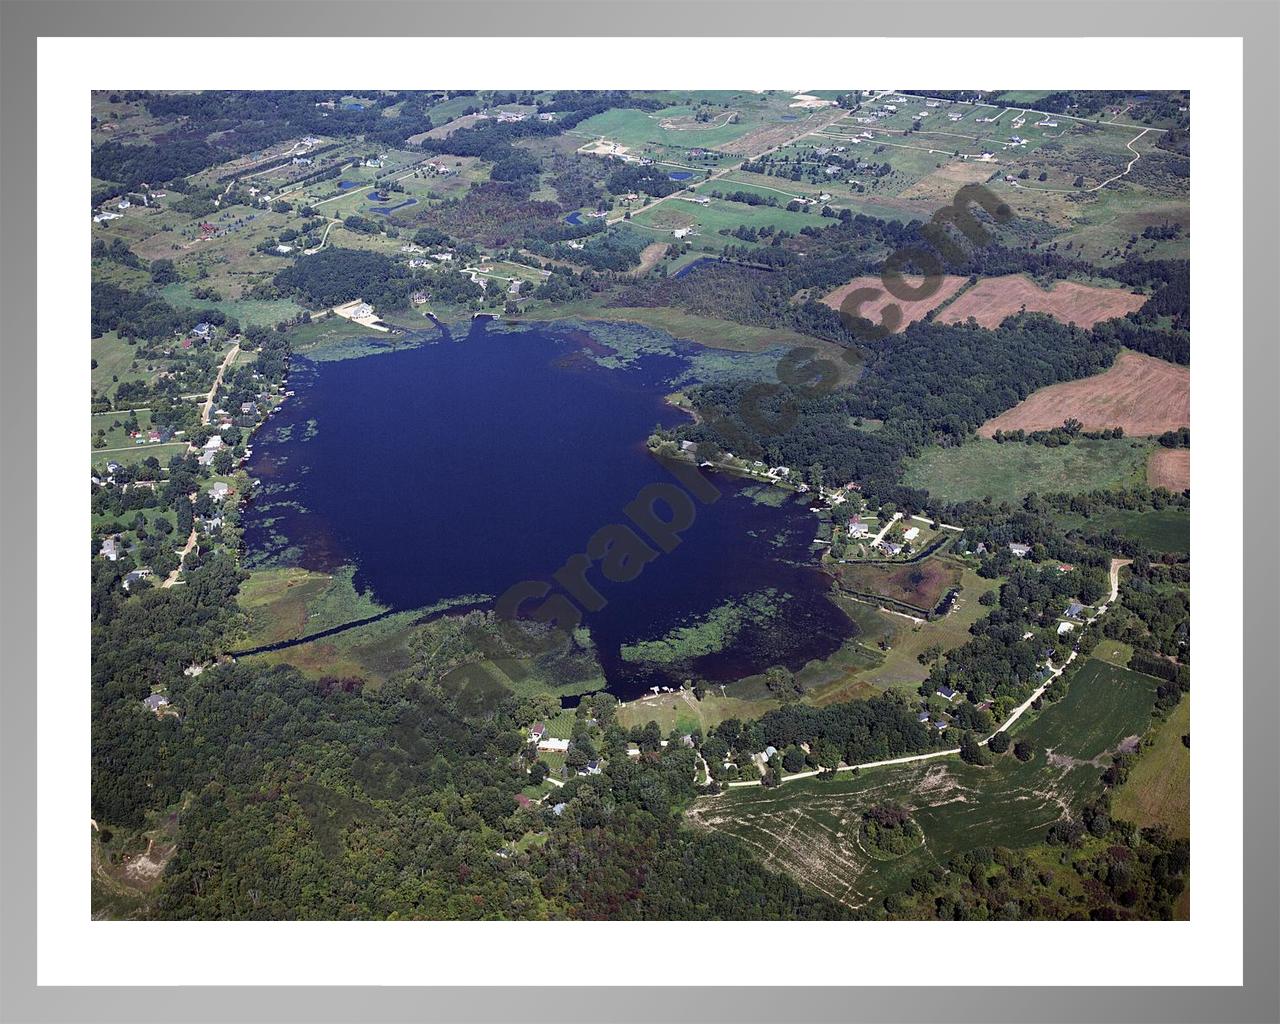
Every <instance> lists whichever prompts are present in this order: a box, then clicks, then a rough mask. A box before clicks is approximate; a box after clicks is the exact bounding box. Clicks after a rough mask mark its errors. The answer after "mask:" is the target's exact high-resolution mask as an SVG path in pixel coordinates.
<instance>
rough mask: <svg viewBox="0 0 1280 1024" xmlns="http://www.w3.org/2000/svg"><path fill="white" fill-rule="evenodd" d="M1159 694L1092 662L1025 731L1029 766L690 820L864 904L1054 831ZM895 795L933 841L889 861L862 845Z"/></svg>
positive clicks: (727, 800)
mask: <svg viewBox="0 0 1280 1024" xmlns="http://www.w3.org/2000/svg"><path fill="white" fill-rule="evenodd" d="M1154 691H1155V683H1154V681H1153V680H1150V679H1147V678H1146V677H1145V676H1141V675H1138V674H1137V673H1133V672H1127V671H1125V670H1123V669H1118V668H1115V667H1113V666H1110V665H1106V664H1103V663H1102V662H1098V661H1093V660H1089V661H1086V662H1085V664H1084V666H1083V667H1082V668H1081V669H1080V670H1079V671H1078V672H1076V673H1075V674H1074V678H1073V679H1072V681H1071V684H1070V687H1069V689H1068V691H1067V695H1066V696H1065V697H1064V698H1063V699H1062V700H1061V701H1059V702H1057V703H1056V704H1051V705H1049V706H1048V707H1047V708H1046V709H1045V710H1044V711H1043V712H1041V713H1040V714H1039V715H1038V716H1036V717H1035V718H1034V719H1032V720H1031V721H1030V722H1028V723H1027V725H1026V726H1025V727H1021V728H1019V729H1018V730H1017V735H1018V736H1019V738H1024V737H1025V738H1026V739H1028V740H1029V741H1030V742H1031V743H1032V745H1033V747H1034V748H1035V755H1034V757H1033V758H1032V759H1031V760H1030V761H1029V762H1027V763H1026V764H1023V763H1021V762H1019V761H1018V760H1017V759H1015V758H1014V757H1012V756H1011V755H1007V754H1006V755H1004V756H1003V757H1000V758H997V759H996V760H995V763H994V764H993V765H991V766H990V767H975V766H972V765H968V764H965V763H964V762H962V761H960V760H959V758H944V759H939V760H936V761H926V762H922V763H919V764H911V765H902V766H894V767H886V768H876V769H869V770H867V771H865V772H862V773H860V774H859V775H857V776H852V777H851V775H850V773H844V774H842V775H840V776H838V777H837V779H835V780H819V779H805V780H801V781H799V782H792V783H787V784H785V785H783V786H780V787H777V788H774V789H764V788H756V787H750V786H748V787H741V788H735V789H730V790H727V791H726V792H724V793H722V794H721V795H719V796H715V797H709V798H703V799H700V800H699V801H698V802H697V803H695V804H694V806H693V807H692V808H691V809H690V811H689V812H688V814H687V816H686V818H687V820H688V822H689V823H690V824H691V825H692V826H694V827H696V828H706V829H712V830H716V831H721V832H725V833H728V834H730V835H733V836H736V837H737V838H738V839H740V840H742V841H743V842H744V843H745V844H746V845H747V846H748V847H749V848H750V849H752V850H753V851H754V852H755V853H756V854H757V855H758V857H759V858H760V860H761V862H762V863H764V864H765V865H766V866H768V867H771V868H774V869H777V870H781V871H785V872H786V873H787V874H790V875H792V876H793V877H794V878H796V880H797V881H799V882H801V883H802V884H804V885H807V886H810V887H812V888H814V889H816V890H818V891H819V892H823V893H825V894H826V895H828V896H830V897H831V898H833V899H836V900H839V901H840V902H842V903H845V904H847V905H849V906H851V907H859V906H864V905H866V904H867V903H869V902H871V901H872V900H875V899H878V898H880V897H882V896H883V895H885V894H886V893H888V892H891V891H894V890H896V889H900V888H901V887H903V886H904V885H905V884H906V883H907V881H908V880H909V879H910V878H911V876H912V875H914V874H916V873H918V872H919V871H921V870H923V869H926V868H929V867H933V866H935V865H944V864H946V863H947V861H948V860H949V859H950V858H951V857H953V856H954V855H956V854H957V853H961V852H964V851H966V850H969V849H972V848H974V847H976V846H1007V847H1013V848H1017V847H1027V846H1031V845H1033V844H1036V843H1039V842H1040V841H1042V840H1043V838H1044V834H1045V830H1046V829H1047V828H1048V826H1049V825H1051V824H1052V823H1053V822H1055V821H1057V820H1058V819H1059V818H1060V817H1062V816H1063V815H1064V814H1066V813H1070V812H1072V811H1074V810H1075V809H1077V808H1078V807H1079V806H1080V805H1081V804H1083V803H1084V802H1086V801H1087V800H1088V799H1091V798H1092V797H1093V795H1094V794H1096V793H1097V792H1098V791H1099V789H1100V788H1101V783H1100V781H1099V778H1098V776H1099V774H1100V772H1101V771H1102V768H1103V767H1105V765H1106V764H1107V763H1108V762H1109V755H1110V752H1111V751H1113V750H1115V749H1117V748H1118V747H1119V745H1120V744H1122V743H1124V742H1125V741H1126V740H1130V739H1131V738H1132V737H1134V736H1137V735H1140V734H1141V733H1142V732H1143V731H1144V730H1145V729H1146V727H1147V725H1148V723H1149V721H1150V714H1151V706H1152V701H1153V697H1154ZM1021 725H1022V723H1021V722H1020V723H1019V726H1021ZM886 800H892V801H896V802H898V803H902V804H904V805H906V806H907V807H908V808H909V809H910V810H911V814H912V817H913V818H914V819H915V820H916V821H917V822H918V823H919V825H920V827H921V828H922V829H923V831H924V835H925V841H924V844H923V845H922V846H921V847H920V848H919V849H917V850H914V851H912V852H910V853H907V854H905V855H904V856H902V857H900V858H898V859H896V860H890V861H883V860H877V859H873V858H871V857H870V856H868V854H867V853H866V852H865V851H864V850H863V849H862V848H861V847H860V846H859V844H858V842H857V835H858V827H859V822H860V819H861V815H862V812H863V811H865V810H866V809H867V808H868V807H870V806H872V805H873V804H876V803H879V802H882V801H886Z"/></svg>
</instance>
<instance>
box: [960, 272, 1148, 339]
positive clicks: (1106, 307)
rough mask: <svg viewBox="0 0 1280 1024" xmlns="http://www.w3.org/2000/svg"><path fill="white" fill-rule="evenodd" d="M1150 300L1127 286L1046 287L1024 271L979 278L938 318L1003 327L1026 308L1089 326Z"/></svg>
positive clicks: (1065, 284) (1067, 284)
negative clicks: (1005, 320)
mask: <svg viewBox="0 0 1280 1024" xmlns="http://www.w3.org/2000/svg"><path fill="white" fill-rule="evenodd" d="M1146 301H1147V300H1146V296H1143V295H1134V294H1133V292H1130V291H1127V290H1125V289H1124V288H1095V287H1092V286H1090V285H1086V284H1078V283H1077V282H1075V281H1057V282H1055V284H1054V286H1053V287H1052V288H1049V289H1045V288H1041V287H1040V286H1039V285H1038V284H1036V283H1035V282H1034V281H1032V280H1031V279H1030V278H1027V277H1024V276H1023V275H1022V274H1010V275H1008V276H1006V277H989V278H987V279H986V280H985V281H979V282H978V283H977V284H976V285H974V286H973V287H972V288H970V289H969V290H968V291H967V292H965V293H964V294H963V295H962V296H960V298H958V299H956V301H955V302H954V303H953V304H952V305H951V306H949V307H948V308H947V310H946V311H945V312H944V313H942V314H940V315H939V317H938V319H939V320H940V321H941V322H942V323H948V324H951V323H958V322H960V321H962V320H967V319H969V317H973V318H974V319H975V320H976V321H977V322H978V323H979V324H981V325H982V326H983V327H999V326H1000V323H1001V321H1003V320H1004V318H1005V317H1007V316H1012V315H1013V314H1014V313H1017V312H1018V311H1019V310H1020V309H1022V308H1024V307H1025V308H1026V310H1027V312H1029V313H1048V314H1049V315H1050V316H1051V317H1053V318H1054V319H1056V320H1061V321H1062V322H1063V323H1075V324H1077V325H1079V326H1080V327H1084V328H1089V327H1092V326H1093V325H1094V324H1096V323H1099V322H1100V321H1102V320H1110V319H1111V318H1112V317H1117V316H1124V315H1125V314H1126V313H1132V312H1133V311H1134V310H1136V309H1140V308H1141V307H1142V305H1143V303H1145V302H1146Z"/></svg>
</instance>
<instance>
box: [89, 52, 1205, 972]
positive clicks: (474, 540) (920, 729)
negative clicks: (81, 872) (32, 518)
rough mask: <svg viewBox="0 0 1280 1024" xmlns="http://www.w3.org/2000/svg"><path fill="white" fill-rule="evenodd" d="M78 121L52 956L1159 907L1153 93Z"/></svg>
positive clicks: (1159, 398)
mask: <svg viewBox="0 0 1280 1024" xmlns="http://www.w3.org/2000/svg"><path fill="white" fill-rule="evenodd" d="M424 79H429V76H428V75H426V73H425V72H424ZM1175 81H1176V79H1175ZM427 84H430V82H429V80H428V81H427ZM796 84H799V85H804V83H796ZM866 84H876V83H874V82H872V83H866ZM880 84H892V83H880ZM906 84H910V83H906ZM988 84H1002V83H1000V82H999V81H993V82H990V83H988ZM1033 84H1035V83H1033ZM82 95H83V94H82ZM86 99H87V100H88V104H89V111H90V114H91V120H90V132H89V145H90V148H91V162H92V171H91V174H92V177H91V180H90V182H89V187H90V200H91V210H90V211H88V212H90V214H91V216H92V224H91V229H90V230H91V234H90V238H91V243H90V245H91V248H90V253H89V256H90V260H91V266H92V275H91V282H92V284H91V310H92V313H91V324H90V329H91V341H90V348H91V358H92V370H91V393H90V395H89V417H88V420H89V429H90V473H91V486H90V492H89V509H88V527H89V542H90V543H89V551H88V552H87V557H88V559H89V560H90V563H91V568H90V576H91V606H90V629H91V651H92V655H91V682H90V686H91V694H92V698H91V709H92V711H91V713H92V752H91V753H92V759H91V764H92V779H91V790H92V802H91V808H90V814H91V820H90V823H89V836H88V839H89V842H90V846H91V851H92V856H91V878H90V885H91V894H92V898H91V907H92V915H93V918H94V919H96V920H137V921H177V920H202V921H211V920H219V921H228V920H260V921H295V920H310V921H334V920H343V921H347V920H365V921H391V920H417V921H445V920H487V921H562V920H618V921H622V920H625V921H640V920H646V921H690V920H704V921H741V920H769V921H826V920H841V921H845V920H847V921H893V920H896V921H901V920H911V921H978V920H984V921H985V920H991V921H1019V920H1022V921H1027V920H1054V921H1066V920H1078V921H1113V922H1120V921H1156V920H1188V919H1189V917H1190V905H1191V899H1190V885H1191V879H1190V849H1191V840H1190V796H1189V791H1190V756H1191V752H1190V716H1191V710H1190V679H1191V675H1190V658H1191V636H1190V606H1191V597H1190V579H1191V562H1190V547H1191V545H1190V533H1191V531H1190V524H1191V491H1190V486H1191V483H1190V477H1191V461H1190V445H1191V432H1190V427H1191V423H1190V377H1191V357H1190V349H1191V344H1190V222H1191V213H1190V173H1191V168H1190V148H1191V147H1190V132H1191V92H1190V91H1189V90H1182V91H1149V92H1141V91H1134V90H1113V91H1106V90H1092V91H1086V90H1073V91H1053V90H1035V89H1030V90H1029V89H1008V90H999V89H997V90H986V89H984V90H975V89H954V90H945V91H930V90H921V89H900V90H895V89H848V90H820V89H811V90H810V89H785V90H784V89H778V90H755V89H742V90H734V89H725V90H718V91H708V90H682V89H672V90H554V89H538V88H530V89H525V90H493V89H489V90H486V89H472V90H455V89H448V90H443V89H436V90H432V89H423V90H420V91H386V90H369V89H356V88H350V87H344V86H342V85H341V84H339V86H337V87H336V88H334V89H333V90H331V91H303V90H288V91H264V90H244V91H189V90H187V91H176V90H175V91H168V92H165V91H138V90H119V91H100V92H94V93H92V94H91V95H88V96H86ZM77 249H78V247H73V249H72V255H71V257H70V259H71V260H72V261H73V262H74V260H75V259H76V258H78V257H77V256H76V255H75V253H76V251H77ZM69 400H70V401H73V402H78V401H79V400H78V399H74V395H72V396H71V398H70V399H69ZM77 557H80V556H77ZM82 564H83V563H82ZM73 617H74V616H73ZM81 621H82V620H81ZM1206 628H1207V627H1206ZM77 820H78V821H79V820H80V819H78V816H77ZM77 827H78V825H77ZM82 881H83V879H82ZM890 930H891V929H890ZM877 934H879V932H877ZM535 949H536V947H535V946H532V945H531V946H530V953H531V954H532V953H534V951H535ZM153 952H155V951H153ZM548 967H549V969H554V965H553V964H551V963H549V964H548Z"/></svg>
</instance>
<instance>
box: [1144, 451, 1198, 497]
mask: <svg viewBox="0 0 1280 1024" xmlns="http://www.w3.org/2000/svg"><path fill="white" fill-rule="evenodd" d="M1147 483H1148V484H1150V485H1151V486H1152V487H1167V488H1168V489H1169V490H1171V491H1175V492H1176V491H1185V490H1186V489H1187V488H1188V487H1190V486H1191V449H1190V448H1157V449H1156V450H1155V451H1153V452H1152V453H1151V460H1150V461H1149V462H1148V463H1147Z"/></svg>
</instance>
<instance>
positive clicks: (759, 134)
mask: <svg viewBox="0 0 1280 1024" xmlns="http://www.w3.org/2000/svg"><path fill="white" fill-rule="evenodd" d="M847 116H848V112H847V111H845V110H841V109H840V108H839V107H826V108H819V109H817V110H812V111H811V112H810V113H808V114H807V115H803V116H802V117H801V119H800V120H798V121H774V122H771V123H769V124H762V125H760V126H759V127H758V128H752V129H751V130H750V131H749V132H747V133H746V134H745V135H742V136H739V137H738V138H736V139H731V140H730V141H728V142H722V143H720V144H719V145H716V146H712V147H711V148H712V149H714V150H717V151H718V152H721V153H742V154H744V155H746V156H756V155H758V154H760V153H764V152H767V151H768V150H771V149H773V148H775V147H777V146H782V145H785V144H786V143H788V142H790V141H791V140H792V139H794V138H795V137H796V135H797V134H798V133H799V132H800V131H801V129H808V130H809V131H815V132H816V131H819V130H820V129H822V128H825V127H826V126H827V125H829V124H834V123H835V122H836V121H840V120H842V119H843V118H845V117H847Z"/></svg>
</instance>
